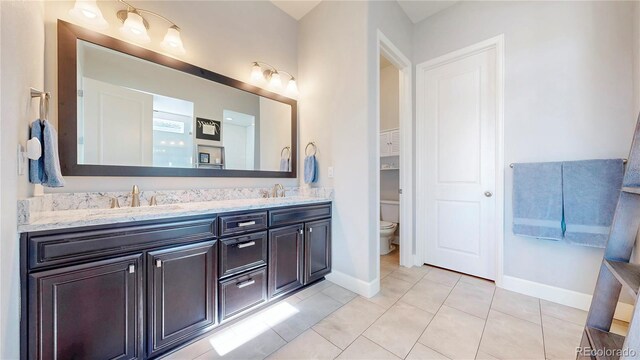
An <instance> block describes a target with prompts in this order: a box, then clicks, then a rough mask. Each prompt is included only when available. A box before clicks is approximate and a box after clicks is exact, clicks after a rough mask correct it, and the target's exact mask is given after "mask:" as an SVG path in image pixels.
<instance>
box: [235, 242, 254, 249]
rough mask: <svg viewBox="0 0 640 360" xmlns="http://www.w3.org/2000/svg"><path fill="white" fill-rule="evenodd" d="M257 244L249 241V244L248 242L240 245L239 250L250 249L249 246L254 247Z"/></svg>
mask: <svg viewBox="0 0 640 360" xmlns="http://www.w3.org/2000/svg"><path fill="white" fill-rule="evenodd" d="M255 244H256V242H255V241H249V242H246V243H242V244H238V249H242V248H246V247H249V246H253V245H255Z"/></svg>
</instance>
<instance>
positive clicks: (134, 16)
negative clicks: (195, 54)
mask: <svg viewBox="0 0 640 360" xmlns="http://www.w3.org/2000/svg"><path fill="white" fill-rule="evenodd" d="M119 1H120V2H121V3H123V4H125V5H126V6H127V10H120V11H118V12H117V14H116V15H117V16H118V19H120V21H122V27H121V28H120V31H121V32H122V33H123V34H124V35H125V36H127V37H128V38H130V39H131V40H133V41H136V42H140V43H148V42H149V41H151V39H150V38H149V34H147V30H148V29H149V22H148V21H147V20H146V19H145V18H144V17H142V15H141V14H149V15H153V16H156V17H159V18H160V19H162V20H164V21H166V22H168V23H169V24H171V25H170V26H169V28H168V29H167V33H166V35H165V36H164V40H162V42H161V43H160V45H161V46H162V48H163V49H165V50H166V51H168V52H172V53H175V54H180V55H182V54H184V53H186V51H185V49H184V45H183V44H182V39H181V38H180V28H179V27H178V25H176V24H175V23H174V22H173V21H171V20H169V19H167V18H166V17H164V16H162V15H160V14H158V13H156V12H153V11H150V10H145V9H141V8H137V7H135V6H133V5H131V4H129V3H128V2H126V1H124V0H119Z"/></svg>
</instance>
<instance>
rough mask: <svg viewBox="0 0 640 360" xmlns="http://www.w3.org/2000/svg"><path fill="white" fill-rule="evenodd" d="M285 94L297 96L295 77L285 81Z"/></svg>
mask: <svg viewBox="0 0 640 360" xmlns="http://www.w3.org/2000/svg"><path fill="white" fill-rule="evenodd" d="M287 94H289V95H291V96H294V97H295V96H298V84H296V79H294V78H291V79H290V80H289V82H288V83H287Z"/></svg>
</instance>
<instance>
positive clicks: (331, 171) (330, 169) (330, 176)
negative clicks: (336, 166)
mask: <svg viewBox="0 0 640 360" xmlns="http://www.w3.org/2000/svg"><path fill="white" fill-rule="evenodd" d="M327 176H328V177H329V178H330V179H332V178H333V166H329V169H327Z"/></svg>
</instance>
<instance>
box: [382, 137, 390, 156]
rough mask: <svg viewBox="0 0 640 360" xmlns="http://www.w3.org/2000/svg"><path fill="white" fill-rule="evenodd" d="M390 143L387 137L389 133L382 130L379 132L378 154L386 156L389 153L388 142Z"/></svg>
mask: <svg viewBox="0 0 640 360" xmlns="http://www.w3.org/2000/svg"><path fill="white" fill-rule="evenodd" d="M390 143H391V141H390V139H389V133H387V132H383V133H380V156H388V155H389V151H390V148H389V144H390Z"/></svg>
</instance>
